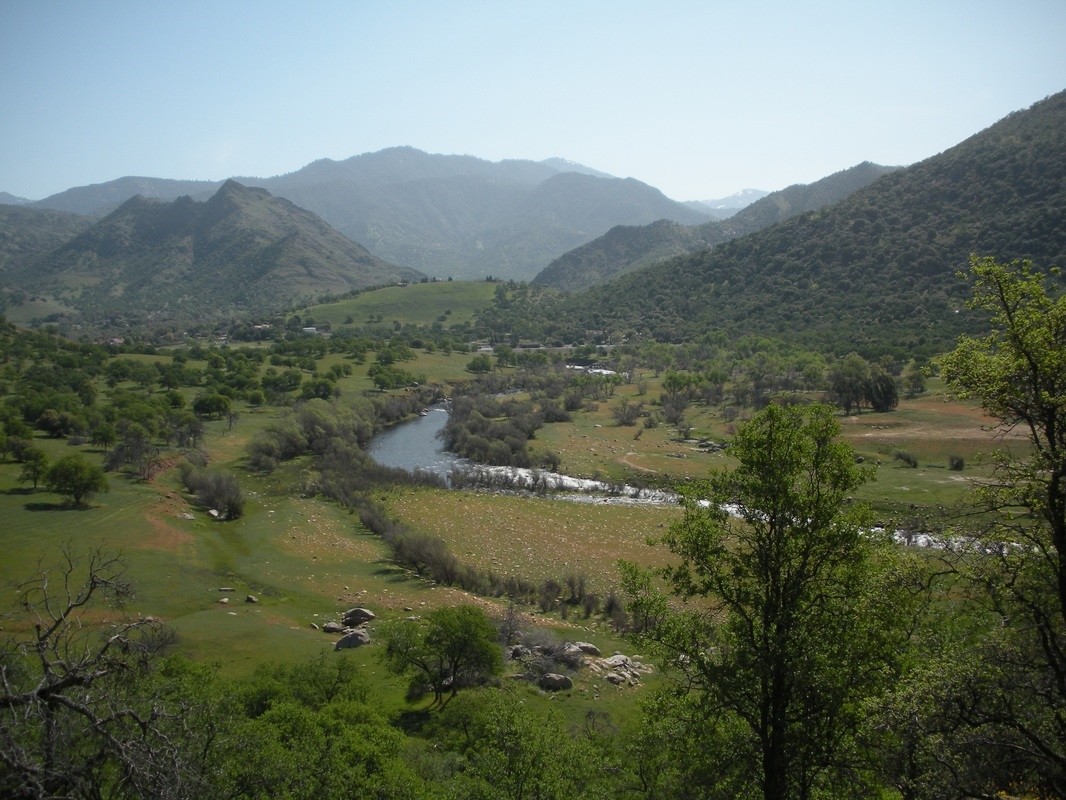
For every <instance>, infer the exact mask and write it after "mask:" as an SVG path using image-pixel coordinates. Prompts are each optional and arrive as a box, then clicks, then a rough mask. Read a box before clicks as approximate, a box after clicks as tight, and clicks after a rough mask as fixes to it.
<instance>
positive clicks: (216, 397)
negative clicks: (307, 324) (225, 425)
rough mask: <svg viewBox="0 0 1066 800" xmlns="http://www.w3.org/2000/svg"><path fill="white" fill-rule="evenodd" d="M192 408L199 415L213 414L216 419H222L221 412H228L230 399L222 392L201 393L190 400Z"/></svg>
mask: <svg viewBox="0 0 1066 800" xmlns="http://www.w3.org/2000/svg"><path fill="white" fill-rule="evenodd" d="M192 410H193V411H194V412H195V413H196V414H197V415H198V416H201V417H208V416H211V415H214V416H215V418H216V419H222V415H223V414H227V413H229V410H230V399H229V398H228V397H226V396H225V395H223V394H218V393H214V394H202V395H200V396H199V397H197V398H196V399H195V400H193V401H192Z"/></svg>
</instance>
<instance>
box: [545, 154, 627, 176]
mask: <svg viewBox="0 0 1066 800" xmlns="http://www.w3.org/2000/svg"><path fill="white" fill-rule="evenodd" d="M540 163H541V164H545V165H547V166H549V167H551V168H552V169H556V170H558V171H559V172H580V173H581V174H582V175H591V176H593V177H594V178H614V177H617V176H615V175H611V174H609V173H606V172H600V170H598V169H593V168H592V167H587V166H585V165H584V164H579V163H578V162H576V161H571V160H570V159H568V158H559V157H557V156H556V157H554V158H546V159H544V160H543V161H541V162H540Z"/></svg>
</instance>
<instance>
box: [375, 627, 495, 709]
mask: <svg viewBox="0 0 1066 800" xmlns="http://www.w3.org/2000/svg"><path fill="white" fill-rule="evenodd" d="M383 628H384V630H383V632H382V636H383V639H384V642H385V649H384V651H383V653H382V660H383V661H384V663H385V664H386V666H388V667H389V669H391V670H392V671H393V672H395V673H396V674H398V675H407V674H410V675H412V678H411V687H410V688H411V695H412V696H413V697H419V696H421V695H422V694H424V693H425V692H426V691H430V692H433V705H434V706H439V705H443V704H444V695H445V693H450V696H451V697H454V696H455V695H456V693H457V692H458V691H459V689H461V688H464V687H468V686H476V685H478V684H482V683H485V682H486V681H488V680H489V679H490V678H492V677H493V676H495V675H498V674H499V673H500V672H501V671H502V670H503V656H502V654H501V652H500V647H499V645H498V644H497V643H496V628H495V626H493V624H492V621H491V620H489V618H488V617H487V616H486V615H485V612H484V611H482V610H481V609H480V608H478V607H477V606H445V607H443V608H438V609H436V610H434V611H431V612H430V613H429V614H427V615H426V618H425V620H424V622H423V621H415V620H402V621H399V622H396V623H394V624H392V625H389V626H383Z"/></svg>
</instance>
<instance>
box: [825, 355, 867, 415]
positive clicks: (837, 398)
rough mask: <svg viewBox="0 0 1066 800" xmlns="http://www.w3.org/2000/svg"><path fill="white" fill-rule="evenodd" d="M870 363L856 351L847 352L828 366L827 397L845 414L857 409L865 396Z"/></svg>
mask: <svg viewBox="0 0 1066 800" xmlns="http://www.w3.org/2000/svg"><path fill="white" fill-rule="evenodd" d="M869 379H870V365H869V364H867V363H866V359H864V358H863V357H862V356H860V355H859V354H858V353H849V354H848V355H847V356H845V357H844V358H842V359H841V360H840V361H838V362H836V363H835V364H833V365H832V366H831V367H830V368H829V395H828V396H829V399H830V401H832V402H833V403H835V404H836V405H838V406H840V407H841V408H842V409H844V413H845V414H850V413H851V412H852V411H858V410H859V407H860V406H861V405H862V401H863V400H864V399H865V397H866V392H867V385H868V383H869Z"/></svg>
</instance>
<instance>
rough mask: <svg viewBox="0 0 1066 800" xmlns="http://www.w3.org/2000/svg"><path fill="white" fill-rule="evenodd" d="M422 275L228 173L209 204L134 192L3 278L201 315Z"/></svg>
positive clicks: (38, 288) (89, 311)
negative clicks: (98, 218) (114, 207)
mask: <svg viewBox="0 0 1066 800" xmlns="http://www.w3.org/2000/svg"><path fill="white" fill-rule="evenodd" d="M35 213H37V214H42V213H46V212H40V211H37V212H35ZM47 213H49V214H53V215H54V212H47ZM76 219H83V218H76ZM80 224H84V223H80ZM421 277H422V275H421V273H419V272H417V271H415V270H411V269H408V268H404V267H397V266H395V265H392V264H389V263H388V262H385V261H383V260H382V259H380V258H377V257H376V256H373V255H371V254H370V253H369V252H367V250H366V249H365V248H364V247H362V246H360V245H358V244H356V243H355V242H352V241H350V240H348V239H347V238H345V237H344V236H342V235H341V234H339V233H337V232H336V231H335V230H333V229H332V228H330V227H329V225H327V224H326V223H325V222H324V221H323V220H322V219H320V218H319V217H317V216H316V215H314V214H312V213H311V212H309V211H306V210H305V209H302V208H299V207H297V206H295V205H293V204H292V203H291V202H289V201H288V200H285V199H282V198H278V197H274V196H272V195H271V194H270V193H269V192H267V191H266V190H264V189H258V188H252V187H246V186H242V185H241V184H240V183H238V182H236V181H227V182H226V183H225V184H223V185H222V186H221V187H220V188H219V189H218V191H217V192H215V193H214V195H212V196H211V197H210V198H209V199H208V200H206V201H205V202H197V201H195V200H193V199H192V198H190V197H188V196H183V197H180V198H178V199H176V200H174V201H172V202H162V201H159V200H151V199H148V198H145V197H142V196H140V195H137V196H135V197H133V198H131V199H129V200H127V201H126V202H125V203H123V204H122V205H121V206H120V207H119V208H118V209H116V210H115V211H113V212H112V213H111V214H108V215H107V216H106V217H104V218H103V219H101V220H99V221H96V222H95V223H92V224H91V225H89V226H88V227H87V228H85V229H84V230H82V231H81V232H79V233H77V235H75V236H73V237H72V238H70V239H69V240H67V241H65V242H63V243H62V244H60V245H58V246H55V247H52V248H49V249H47V250H45V251H44V252H40V253H38V254H36V255H31V256H26V257H24V258H21V259H18V260H17V262H16V263H14V264H12V266H11V267H10V268H9V269H8V270H7V271H6V274H5V282H6V283H7V284H8V285H9V286H10V287H15V288H16V289H17V290H19V291H21V292H23V293H25V292H35V293H41V294H48V295H50V296H51V297H53V298H54V299H55V300H56V301H58V302H60V303H62V304H64V305H66V306H67V307H69V308H70V309H74V310H77V311H78V312H80V313H81V314H82V315H85V316H87V317H99V316H101V315H109V314H111V315H113V314H129V315H132V316H137V315H139V314H141V315H147V316H149V317H153V316H154V317H157V318H158V317H160V316H161V317H162V318H166V317H170V316H174V315H181V316H185V317H192V318H203V317H210V316H211V315H214V314H218V313H222V312H228V311H231V310H240V309H244V310H255V311H269V310H277V309H282V308H288V307H290V306H291V305H293V304H294V303H296V302H298V301H300V300H301V299H303V300H305V301H306V300H310V299H313V298H317V297H321V296H323V295H326V294H338V293H343V292H346V291H350V290H353V289H361V288H367V287H370V286H377V285H381V284H385V283H395V282H397V281H401V280H418V279H420V278H421Z"/></svg>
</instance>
